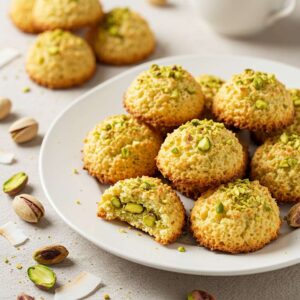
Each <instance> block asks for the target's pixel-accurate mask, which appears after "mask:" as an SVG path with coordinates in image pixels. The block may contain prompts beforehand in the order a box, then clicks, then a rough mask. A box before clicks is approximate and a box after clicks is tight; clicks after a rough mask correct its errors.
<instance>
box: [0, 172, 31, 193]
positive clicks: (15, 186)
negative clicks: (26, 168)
mask: <svg viewBox="0 0 300 300" xmlns="http://www.w3.org/2000/svg"><path fill="white" fill-rule="evenodd" d="M27 182H28V176H27V174H26V173H24V172H19V173H17V174H15V175H13V176H12V177H10V178H9V179H8V180H6V181H5V182H4V183H3V192H4V193H6V194H8V195H10V196H14V195H16V194H18V193H19V192H21V191H22V190H23V189H24V187H25V186H26V184H27Z"/></svg>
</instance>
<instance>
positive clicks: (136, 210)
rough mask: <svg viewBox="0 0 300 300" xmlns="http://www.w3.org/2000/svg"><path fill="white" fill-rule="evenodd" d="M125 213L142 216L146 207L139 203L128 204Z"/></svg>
mask: <svg viewBox="0 0 300 300" xmlns="http://www.w3.org/2000/svg"><path fill="white" fill-rule="evenodd" d="M124 209H125V211H127V212H130V213H132V214H141V213H142V212H143V211H144V207H143V206H142V205H141V204H137V203H132V202H131V203H127V204H126V205H125V208H124Z"/></svg>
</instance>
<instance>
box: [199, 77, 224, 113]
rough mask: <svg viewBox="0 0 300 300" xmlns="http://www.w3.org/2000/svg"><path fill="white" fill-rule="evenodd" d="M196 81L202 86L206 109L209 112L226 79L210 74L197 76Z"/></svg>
mask: <svg viewBox="0 0 300 300" xmlns="http://www.w3.org/2000/svg"><path fill="white" fill-rule="evenodd" d="M196 81H197V82H198V83H199V84H200V86H201V90H202V93H203V95H204V105H205V109H206V111H208V112H209V111H211V107H212V103H213V99H214V98H215V96H216V94H217V92H218V91H219V89H220V88H221V86H222V85H223V84H224V83H225V81H224V80H223V79H221V78H220V77H217V76H214V75H208V74H203V75H201V76H198V77H196Z"/></svg>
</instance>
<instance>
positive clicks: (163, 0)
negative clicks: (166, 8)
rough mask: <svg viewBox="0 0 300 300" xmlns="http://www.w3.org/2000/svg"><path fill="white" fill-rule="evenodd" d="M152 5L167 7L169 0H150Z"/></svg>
mask: <svg viewBox="0 0 300 300" xmlns="http://www.w3.org/2000/svg"><path fill="white" fill-rule="evenodd" d="M148 1H149V2H150V3H151V4H154V5H160V6H163V5H166V4H167V2H168V1H167V0H148Z"/></svg>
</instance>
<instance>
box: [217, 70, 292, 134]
mask: <svg viewBox="0 0 300 300" xmlns="http://www.w3.org/2000/svg"><path fill="white" fill-rule="evenodd" d="M212 110H213V114H214V115H215V116H216V117H217V118H218V120H220V121H222V122H224V123H225V124H226V125H228V126H234V127H237V128H240V129H249V130H250V131H266V132H270V131H273V130H277V129H280V128H282V127H285V126H287V125H290V124H291V123H292V122H293V118H294V106H293V101H292V99H291V96H290V94H289V92H288V90H287V89H286V88H285V86H284V85H283V84H282V83H280V82H279V81H278V80H277V79H276V77H275V75H273V74H268V73H263V72H257V71H253V70H251V69H246V70H245V71H244V72H242V73H241V74H237V75H234V76H233V77H232V78H231V79H230V80H229V81H227V82H226V83H225V84H224V85H223V86H222V87H221V88H220V90H219V92H218V93H217V95H216V96H215V98H214V101H213V107H212Z"/></svg>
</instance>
